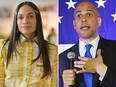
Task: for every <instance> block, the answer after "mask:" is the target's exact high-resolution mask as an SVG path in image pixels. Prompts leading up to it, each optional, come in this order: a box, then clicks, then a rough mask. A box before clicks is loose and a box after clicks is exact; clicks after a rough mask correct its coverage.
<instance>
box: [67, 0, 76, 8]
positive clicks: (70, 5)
mask: <svg viewBox="0 0 116 87" xmlns="http://www.w3.org/2000/svg"><path fill="white" fill-rule="evenodd" d="M65 3H66V4H67V5H68V9H69V8H71V7H72V8H74V9H75V6H74V4H76V3H77V2H73V1H72V0H70V2H65Z"/></svg>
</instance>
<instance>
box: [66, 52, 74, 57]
mask: <svg viewBox="0 0 116 87" xmlns="http://www.w3.org/2000/svg"><path fill="white" fill-rule="evenodd" d="M67 57H68V59H74V58H75V53H74V52H68V54H67Z"/></svg>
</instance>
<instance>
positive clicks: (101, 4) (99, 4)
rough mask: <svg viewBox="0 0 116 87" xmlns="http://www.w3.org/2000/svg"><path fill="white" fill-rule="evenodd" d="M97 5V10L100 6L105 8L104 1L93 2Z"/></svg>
mask: <svg viewBox="0 0 116 87" xmlns="http://www.w3.org/2000/svg"><path fill="white" fill-rule="evenodd" d="M95 2H96V3H97V4H98V6H97V7H98V8H99V7H100V6H102V7H104V8H105V6H104V3H105V2H106V1H105V0H103V1H102V0H99V1H95Z"/></svg>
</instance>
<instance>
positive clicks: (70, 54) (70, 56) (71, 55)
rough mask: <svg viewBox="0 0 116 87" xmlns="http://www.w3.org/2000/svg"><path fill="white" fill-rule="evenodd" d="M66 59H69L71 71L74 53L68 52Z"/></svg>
mask: <svg viewBox="0 0 116 87" xmlns="http://www.w3.org/2000/svg"><path fill="white" fill-rule="evenodd" d="M67 57H68V59H70V69H73V67H74V63H73V62H74V59H75V53H74V52H68V54H67Z"/></svg>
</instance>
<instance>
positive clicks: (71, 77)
mask: <svg viewBox="0 0 116 87" xmlns="http://www.w3.org/2000/svg"><path fill="white" fill-rule="evenodd" d="M62 77H63V82H64V85H65V87H69V85H74V84H75V83H74V82H75V71H74V70H72V69H68V70H64V71H63V75H62Z"/></svg>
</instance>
